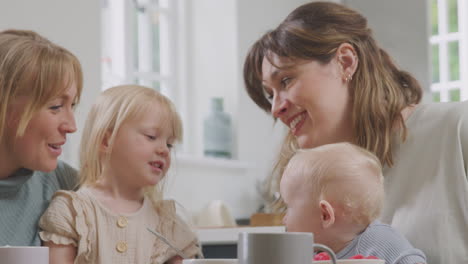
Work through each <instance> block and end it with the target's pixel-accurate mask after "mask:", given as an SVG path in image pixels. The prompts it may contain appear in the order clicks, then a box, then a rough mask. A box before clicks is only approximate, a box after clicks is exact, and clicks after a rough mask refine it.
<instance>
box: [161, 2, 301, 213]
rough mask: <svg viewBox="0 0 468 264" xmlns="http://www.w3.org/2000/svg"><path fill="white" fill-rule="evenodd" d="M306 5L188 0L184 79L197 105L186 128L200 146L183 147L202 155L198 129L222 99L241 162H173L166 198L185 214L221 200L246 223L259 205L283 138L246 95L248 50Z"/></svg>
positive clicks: (201, 129) (235, 154)
mask: <svg viewBox="0 0 468 264" xmlns="http://www.w3.org/2000/svg"><path fill="white" fill-rule="evenodd" d="M305 2H307V1H305V0H295V1H283V0H256V1H249V0H223V1H219V0H192V1H189V4H190V6H191V8H190V10H191V12H190V14H188V15H187V17H189V18H190V20H189V21H188V22H187V24H188V26H189V32H190V33H189V35H190V39H189V40H188V42H189V43H191V44H192V45H191V47H190V49H189V52H188V54H189V56H190V58H189V59H188V61H189V62H190V65H191V67H190V69H189V73H190V74H189V76H188V80H189V83H190V89H189V90H190V91H189V92H190V97H191V98H193V100H190V104H191V107H194V111H191V112H190V113H189V114H190V119H191V120H190V121H189V122H191V123H192V124H194V129H193V131H190V133H193V134H192V136H194V137H195V138H197V139H198V140H197V141H196V142H195V143H191V142H189V143H188V144H190V145H191V148H192V149H194V150H195V153H197V154H198V155H200V154H201V150H202V148H203V141H202V140H201V139H202V136H201V135H202V133H203V127H202V125H201V124H202V122H203V117H204V116H205V114H206V113H207V111H208V106H209V98H211V97H213V96H222V97H223V98H224V99H225V109H226V112H228V113H229V114H230V115H231V117H232V118H233V126H234V132H235V138H234V141H235V143H236V144H235V149H234V156H235V159H236V160H238V161H239V162H233V163H232V164H231V165H229V164H228V165H219V166H218V165H216V164H211V165H207V164H206V162H201V163H197V162H184V161H180V162H177V163H176V167H175V173H173V178H172V179H171V180H170V183H169V188H168V193H167V195H168V196H169V197H172V198H175V199H177V200H178V201H179V202H181V203H182V205H184V206H185V207H186V208H188V209H189V210H190V211H194V212H195V211H198V210H200V209H201V208H202V207H204V206H205V205H207V204H208V202H209V201H211V200H216V199H220V200H223V201H225V202H226V204H227V205H228V207H229V208H230V209H231V211H232V213H233V215H234V216H235V217H236V218H248V217H250V215H251V214H252V213H254V212H255V211H256V210H257V209H258V207H259V206H260V204H261V199H260V197H259V193H258V192H257V189H256V185H257V182H258V181H259V180H261V179H263V178H264V177H266V176H267V174H268V173H269V171H270V168H271V166H272V164H273V159H274V157H275V154H276V152H277V151H276V148H277V144H278V143H279V139H280V138H281V135H282V133H281V127H279V126H277V128H276V129H275V130H272V129H273V127H274V123H273V120H272V118H271V117H270V116H268V115H267V114H265V113H263V112H262V111H260V110H259V108H258V107H257V106H256V105H254V103H253V102H252V101H251V100H250V98H248V97H247V94H246V92H245V89H244V84H243V80H242V65H243V62H244V58H245V54H246V53H247V49H248V48H249V47H250V45H251V44H252V43H253V42H254V41H255V40H256V39H257V38H259V37H260V35H261V34H263V33H265V32H266V31H267V30H269V29H272V28H273V27H274V26H276V25H277V24H278V23H279V22H280V21H281V20H282V19H284V18H285V17H286V15H287V14H288V13H289V12H290V11H292V10H293V9H294V8H295V7H297V6H299V5H300V4H302V3H305ZM266 9H268V12H265V10H266ZM208 162H209V161H208ZM239 163H240V164H239ZM221 164H222V163H221ZM244 165H245V166H244Z"/></svg>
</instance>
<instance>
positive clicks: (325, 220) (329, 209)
mask: <svg viewBox="0 0 468 264" xmlns="http://www.w3.org/2000/svg"><path fill="white" fill-rule="evenodd" d="M319 206H320V216H321V217H320V220H321V221H322V227H323V228H324V229H326V228H329V227H331V226H333V224H334V223H335V210H334V209H333V206H332V205H331V204H330V203H329V202H327V201H326V200H321V201H320V203H319Z"/></svg>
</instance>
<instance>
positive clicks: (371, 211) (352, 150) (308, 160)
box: [280, 143, 426, 264]
mask: <svg viewBox="0 0 468 264" xmlns="http://www.w3.org/2000/svg"><path fill="white" fill-rule="evenodd" d="M280 192H281V196H282V197H283V199H284V202H285V203H286V205H287V213H286V215H285V217H284V219H283V222H284V224H285V225H286V229H287V231H288V232H311V233H313V234H314V241H315V242H316V243H321V244H324V245H326V246H328V247H330V248H331V249H332V250H333V251H335V252H336V253H337V254H336V255H337V258H339V259H346V258H349V257H351V256H355V255H359V254H360V255H364V256H376V257H378V258H380V259H384V260H385V263H386V264H403V263H405V264H406V263H408V264H410V263H411V264H414V263H426V257H425V255H424V253H423V252H422V251H420V250H418V249H416V248H414V247H413V246H412V245H411V244H410V242H409V241H408V240H406V238H404V237H403V236H402V235H401V234H400V233H398V232H397V231H396V230H395V229H393V228H392V227H391V226H389V225H386V224H383V223H380V222H379V221H377V220H376V219H377V218H378V217H379V214H380V211H381V209H382V205H383V199H384V188H383V176H382V168H381V165H380V162H379V160H378V159H377V157H375V156H374V155H373V154H372V153H370V152H368V151H367V150H364V149H362V148H360V147H358V146H355V145H352V144H349V143H337V144H330V145H323V146H321V147H317V148H313V149H305V150H299V151H298V152H297V153H296V154H295V155H294V156H293V157H292V159H291V160H290V161H289V163H288V165H287V167H286V169H285V171H284V174H283V177H282V179H281V183H280Z"/></svg>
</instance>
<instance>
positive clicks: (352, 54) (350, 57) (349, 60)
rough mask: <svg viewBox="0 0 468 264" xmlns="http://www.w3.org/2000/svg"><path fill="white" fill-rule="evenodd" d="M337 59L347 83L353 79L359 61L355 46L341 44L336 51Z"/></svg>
mask: <svg viewBox="0 0 468 264" xmlns="http://www.w3.org/2000/svg"><path fill="white" fill-rule="evenodd" d="M336 58H337V60H338V63H339V64H340V66H341V69H342V71H343V72H342V73H341V74H342V78H343V80H344V81H345V82H349V81H351V80H352V79H353V75H354V73H355V72H356V69H357V66H358V63H359V59H358V57H357V53H356V50H355V49H354V47H353V45H351V44H349V43H343V44H341V45H340V46H339V47H338V49H337V51H336Z"/></svg>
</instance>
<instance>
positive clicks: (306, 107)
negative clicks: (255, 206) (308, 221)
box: [244, 2, 468, 263]
mask: <svg viewBox="0 0 468 264" xmlns="http://www.w3.org/2000/svg"><path fill="white" fill-rule="evenodd" d="M421 67H423V65H422V66H421ZM244 80H245V84H246V88H247V91H248V93H249V95H250V97H251V98H252V99H253V101H255V103H256V104H257V105H258V106H259V107H261V108H262V109H263V110H265V111H267V112H270V113H271V114H272V115H273V117H274V118H275V119H279V120H280V121H281V122H283V123H284V124H285V125H286V126H287V127H288V128H289V133H288V136H287V138H286V140H285V142H284V144H283V149H282V150H281V153H280V155H279V157H280V158H279V162H278V164H277V167H276V169H277V170H276V172H275V173H274V174H273V175H272V178H270V179H271V181H270V182H269V183H268V184H270V185H269V186H270V187H271V192H275V191H277V189H278V187H277V186H278V181H279V175H281V171H282V170H283V169H284V165H285V164H286V163H287V161H288V160H289V158H290V157H291V155H292V153H294V149H296V148H313V147H316V146H321V145H324V144H328V143H335V142H343V141H347V142H351V143H354V144H356V145H358V146H361V147H363V148H365V149H367V150H369V151H371V152H372V153H374V154H375V155H376V156H377V157H378V158H379V159H380V161H381V163H382V164H383V165H384V169H383V174H384V177H385V185H384V186H385V192H386V194H387V196H386V197H387V199H386V201H385V206H384V209H383V214H382V218H381V219H382V221H383V222H385V223H388V224H391V225H392V226H393V227H394V228H396V229H397V230H399V231H400V232H402V233H403V234H404V235H405V236H406V237H407V238H408V239H409V240H410V241H411V242H412V243H413V244H414V245H415V246H416V247H418V248H420V249H421V250H423V251H424V252H425V253H426V256H427V260H428V262H429V263H465V262H467V261H468V232H467V226H468V207H467V206H466V205H467V203H468V182H467V168H468V157H467V153H468V103H467V102H458V103H435V104H420V100H421V96H422V89H421V87H420V85H419V84H418V82H417V81H416V80H415V79H414V78H413V76H412V75H410V74H409V73H407V72H405V71H402V70H400V69H399V68H398V67H397V66H396V65H395V64H394V63H393V61H392V59H391V58H390V56H389V55H388V54H387V53H386V52H385V51H384V50H382V49H381V48H380V47H379V46H378V45H377V43H376V41H375V40H374V38H373V36H372V32H371V29H370V28H369V27H368V25H367V20H366V18H364V17H363V16H362V15H360V14H359V13H357V12H356V11H354V10H352V9H349V8H347V7H346V6H343V5H340V4H336V3H332V2H312V3H308V4H304V5H302V6H300V7H298V8H297V9H295V10H294V11H292V13H291V14H289V15H288V17H287V18H286V19H285V20H284V21H283V22H282V23H281V24H280V25H279V26H278V27H277V28H276V29H274V30H272V31H270V32H268V33H266V34H265V35H263V36H262V37H261V38H260V39H259V40H258V41H257V42H256V43H255V44H253V46H252V48H251V50H250V51H249V53H248V55H247V58H246V60H245V64H244ZM441 249H443V250H441Z"/></svg>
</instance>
